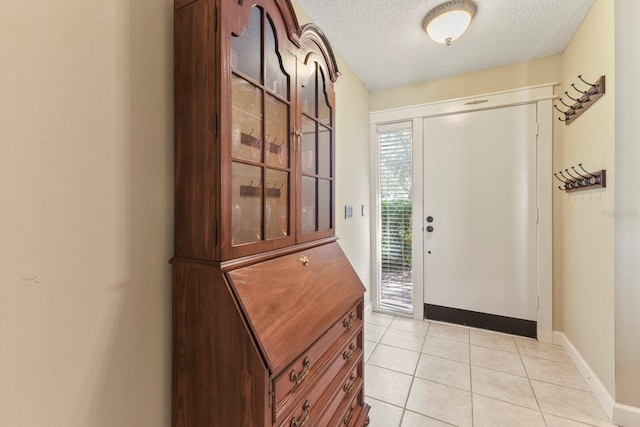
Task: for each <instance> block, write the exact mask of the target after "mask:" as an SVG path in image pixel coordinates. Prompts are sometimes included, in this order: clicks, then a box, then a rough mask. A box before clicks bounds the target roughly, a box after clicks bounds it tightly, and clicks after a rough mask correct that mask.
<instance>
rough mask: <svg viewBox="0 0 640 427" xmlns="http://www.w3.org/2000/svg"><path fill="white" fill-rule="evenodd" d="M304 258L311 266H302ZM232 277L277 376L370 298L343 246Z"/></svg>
mask: <svg viewBox="0 0 640 427" xmlns="http://www.w3.org/2000/svg"><path fill="white" fill-rule="evenodd" d="M301 255H305V256H307V257H308V259H309V265H303V264H302V263H301V262H300V260H299V258H300V256H301ZM227 274H228V276H229V278H230V280H231V282H232V283H233V285H234V287H235V290H236V292H237V293H238V297H239V299H240V300H241V301H242V305H243V309H244V310H245V311H246V314H247V317H248V318H250V319H251V321H252V325H253V327H254V328H255V331H256V335H257V339H258V340H259V341H260V343H261V345H262V347H263V348H264V351H265V353H266V354H265V356H266V357H267V363H268V364H269V365H270V366H271V367H272V371H274V372H277V371H279V370H280V369H282V368H284V367H285V366H286V365H288V364H289V363H291V362H292V361H293V360H292V356H294V355H297V354H300V353H301V352H302V351H304V350H305V349H306V348H307V347H308V346H309V343H310V342H314V341H315V340H317V339H318V338H319V337H320V336H321V335H322V334H323V333H324V332H325V331H326V330H327V326H328V325H331V324H333V323H334V322H335V321H336V320H338V319H339V318H340V317H341V316H342V315H343V314H344V313H346V312H347V310H349V309H350V308H351V307H353V306H354V305H355V304H356V303H357V302H358V301H359V300H360V298H362V294H363V293H364V287H363V286H362V283H361V282H360V279H359V278H358V276H357V275H356V273H355V271H354V270H353V268H352V267H351V264H350V263H349V260H347V258H346V256H345V255H344V253H343V252H342V249H340V246H339V245H338V244H337V243H330V244H327V245H322V246H319V247H317V248H314V249H310V250H308V251H305V252H300V253H294V254H291V255H287V256H284V257H281V258H278V259H275V260H271V261H266V262H263V263H260V264H256V265H254V266H250V267H245V268H242V269H239V270H234V271H231V272H229V273H227ZM312 319H313V321H311V320H312Z"/></svg>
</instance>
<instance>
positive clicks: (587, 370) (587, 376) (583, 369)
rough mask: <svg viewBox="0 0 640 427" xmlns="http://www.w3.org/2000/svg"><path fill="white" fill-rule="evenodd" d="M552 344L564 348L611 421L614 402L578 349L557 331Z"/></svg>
mask: <svg viewBox="0 0 640 427" xmlns="http://www.w3.org/2000/svg"><path fill="white" fill-rule="evenodd" d="M553 343H554V344H559V345H561V346H562V347H563V348H564V350H565V351H566V352H567V354H568V355H569V358H570V359H571V361H572V362H573V364H574V365H576V368H578V371H580V374H581V375H582V377H583V378H584V380H585V381H586V382H587V384H588V385H589V387H590V388H591V391H593V394H594V395H595V396H596V399H598V402H600V405H601V406H602V409H604V412H605V413H606V414H607V416H608V417H609V419H610V420H612V419H613V407H614V406H615V404H616V401H615V400H614V399H613V397H612V396H611V393H609V390H607V389H606V387H605V386H604V384H602V382H600V379H599V378H598V376H597V375H596V374H595V373H594V372H593V370H591V367H590V366H589V364H588V363H587V361H586V360H584V359H583V358H582V355H581V354H580V353H579V352H578V349H576V348H575V347H574V345H573V344H572V343H571V341H569V338H567V336H566V335H565V334H564V333H562V332H558V331H554V333H553Z"/></svg>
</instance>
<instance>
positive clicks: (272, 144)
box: [265, 94, 289, 168]
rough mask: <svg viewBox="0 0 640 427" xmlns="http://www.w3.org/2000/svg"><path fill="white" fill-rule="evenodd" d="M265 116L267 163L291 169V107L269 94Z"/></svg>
mask: <svg viewBox="0 0 640 427" xmlns="http://www.w3.org/2000/svg"><path fill="white" fill-rule="evenodd" d="M265 116H266V123H265V132H266V134H267V138H266V140H265V153H266V163H267V164H270V165H276V166H281V167H283V168H286V167H289V106H288V105H287V104H285V103H284V102H282V101H280V100H278V98H276V97H275V96H272V95H268V94H267V105H266V108H265Z"/></svg>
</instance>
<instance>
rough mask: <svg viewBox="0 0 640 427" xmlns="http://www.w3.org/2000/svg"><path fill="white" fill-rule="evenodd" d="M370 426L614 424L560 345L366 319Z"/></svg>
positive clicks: (427, 324)
mask: <svg viewBox="0 0 640 427" xmlns="http://www.w3.org/2000/svg"><path fill="white" fill-rule="evenodd" d="M365 361H366V365H365V395H366V398H365V400H366V401H367V403H369V405H371V412H370V417H371V424H370V425H371V427H417V426H426V427H435V426H439V427H442V426H452V425H453V426H460V427H463V426H473V427H500V426H505V427H521V426H522V427H528V426H549V427H584V426H598V427H605V426H613V424H611V423H610V421H609V419H608V418H607V415H606V414H605V412H604V411H603V409H602V407H601V406H600V404H599V403H598V401H597V400H596V398H595V396H594V395H593V393H592V392H591V391H590V389H589V386H588V385H587V384H586V383H585V381H584V380H583V378H582V376H581V375H580V373H579V372H578V370H577V369H576V367H575V366H574V365H573V364H572V362H571V360H570V359H569V357H568V356H567V354H566V353H565V351H564V349H563V348H562V347H560V346H556V345H552V344H545V343H539V342H537V341H535V340H531V339H527V338H521V337H517V336H513V335H506V334H499V333H494V332H489V331H484V330H479V329H473V328H466V327H462V326H456V325H450V324H445V323H439V322H427V321H424V322H421V321H418V320H413V319H407V318H403V317H396V316H391V315H388V314H382V313H371V314H368V315H366V316H365Z"/></svg>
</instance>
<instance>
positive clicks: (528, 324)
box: [424, 304, 538, 339]
mask: <svg viewBox="0 0 640 427" xmlns="http://www.w3.org/2000/svg"><path fill="white" fill-rule="evenodd" d="M424 318H425V319H426V320H437V321H441V322H448V323H454V324H456V325H463V326H471V327H474V328H479V329H488V330H491V331H496V332H504V333H506V334H512V335H520V336H523V337H528V338H534V339H537V338H538V322H536V321H534V320H525V319H517V318H515V317H507V316H499V315H497V314H488V313H480V312H477V311H470V310H462V309H460V308H451V307H443V306H440V305H433V304H425V305H424Z"/></svg>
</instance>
